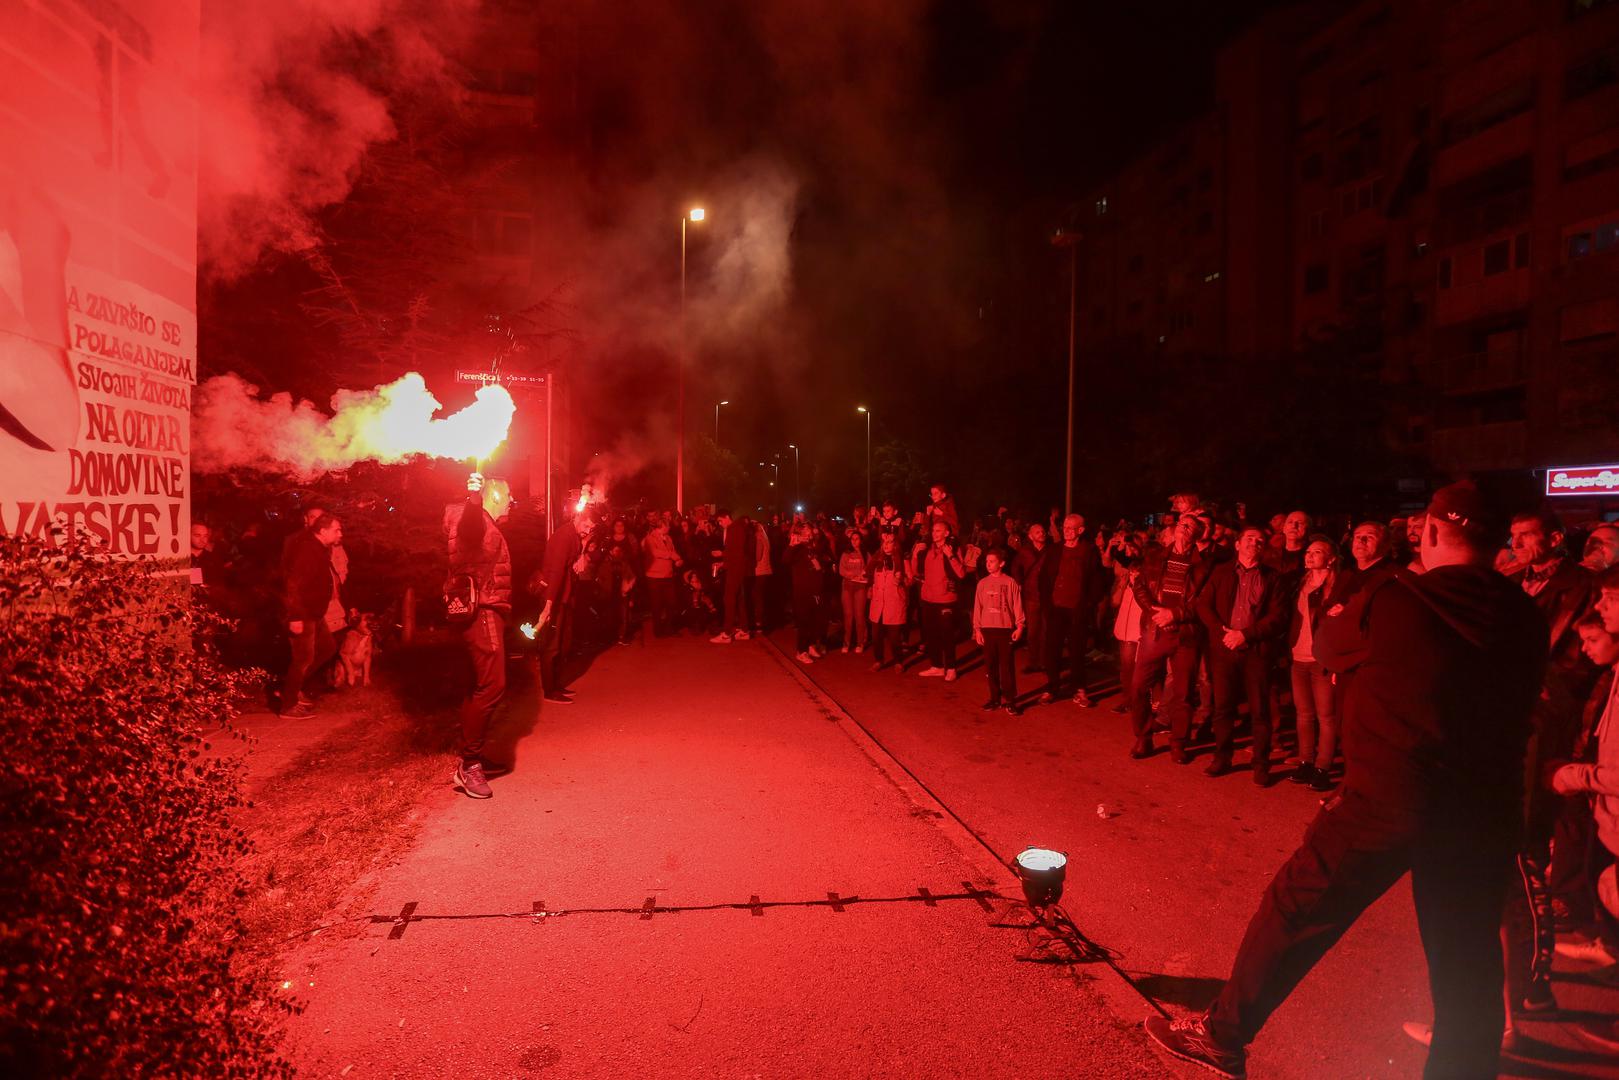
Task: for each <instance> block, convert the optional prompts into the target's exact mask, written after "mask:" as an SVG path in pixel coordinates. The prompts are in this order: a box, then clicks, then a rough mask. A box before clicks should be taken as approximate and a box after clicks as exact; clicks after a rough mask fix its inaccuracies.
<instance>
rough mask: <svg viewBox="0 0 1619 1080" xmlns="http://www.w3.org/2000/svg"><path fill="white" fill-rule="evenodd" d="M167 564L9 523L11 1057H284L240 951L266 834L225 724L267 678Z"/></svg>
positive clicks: (245, 1068)
mask: <svg viewBox="0 0 1619 1080" xmlns="http://www.w3.org/2000/svg"><path fill="white" fill-rule="evenodd" d="M219 629H220V624H219V621H218V619H217V618H216V617H214V616H212V615H210V614H209V613H208V612H207V611H205V610H204V609H203V608H202V607H201V606H200V604H198V603H195V602H193V601H192V600H191V599H190V597H189V596H188V595H187V594H186V592H185V589H184V586H183V585H181V584H177V583H176V579H175V578H173V577H172V576H163V575H162V574H161V573H160V572H159V571H157V570H155V569H154V568H153V567H152V566H151V565H150V564H146V563H138V562H124V561H114V560H110V559H107V558H104V557H102V556H100V555H99V554H98V553H97V552H96V551H95V550H94V549H93V548H91V547H90V546H88V545H87V544H74V543H64V544H62V545H61V546H52V545H49V544H46V543H44V542H42V541H38V540H24V539H18V538H14V537H0V730H3V732H4V738H5V742H6V749H7V753H6V766H5V770H4V780H3V791H0V818H3V822H4V824H3V827H0V867H3V869H0V904H3V909H4V911H5V916H4V919H3V920H0V1072H4V1073H5V1074H6V1075H8V1076H71V1077H112V1076H118V1077H134V1076H223V1077H232V1076H242V1077H246V1076H263V1075H286V1074H288V1073H289V1072H290V1070H289V1069H288V1068H287V1066H286V1065H285V1064H284V1063H283V1062H281V1061H280V1060H278V1059H277V1057H276V1055H275V1053H274V1046H275V1039H276V1033H277V1029H278V1027H279V1023H280V1021H281V1020H282V1019H283V1018H284V1014H285V1012H286V1010H287V1008H288V1006H286V1005H285V1004H284V1003H283V1002H282V1000H281V999H280V998H279V997H278V996H277V995H275V994H274V992H273V991H272V990H270V988H269V987H268V985H267V984H266V982H265V981H264V979H263V978H262V975H261V973H257V972H252V971H243V970H238V964H237V962H236V956H237V950H238V943H239V939H240V936H241V923H240V921H239V919H238V917H237V915H236V911H237V908H238V907H239V903H240V900H241V898H242V897H243V895H244V894H245V882H244V881H243V879H242V877H241V875H240V872H239V871H238V869H237V865H238V860H239V859H240V857H241V856H242V855H244V854H245V853H246V852H247V851H248V849H249V842H248V840H247V839H246V837H245V836H244V834H243V833H242V832H241V830H240V829H239V828H237V827H236V826H235V825H234V824H233V823H232V816H233V814H234V813H235V812H236V811H237V809H238V808H239V807H241V806H242V805H243V795H242V771H241V766H240V764H239V763H238V760H237V759H236V758H233V757H220V756H218V755H215V754H212V753H210V752H209V749H210V748H209V745H208V743H207V742H206V741H205V739H207V738H216V739H217V738H220V737H229V734H230V732H231V721H232V718H233V717H234V715H235V705H234V702H235V701H236V700H237V699H238V696H239V695H240V694H241V692H242V691H243V690H245V688H246V685H245V684H246V683H247V681H249V680H250V679H251V678H252V676H251V674H248V673H242V672H236V671H232V670H230V669H227V668H225V667H224V666H223V665H221V664H220V663H219V661H218V660H217V658H216V655H215V653H214V651H213V648H212V646H211V644H210V640H211V638H212V636H213V635H214V634H215V633H216V632H217V631H218V630H219Z"/></svg>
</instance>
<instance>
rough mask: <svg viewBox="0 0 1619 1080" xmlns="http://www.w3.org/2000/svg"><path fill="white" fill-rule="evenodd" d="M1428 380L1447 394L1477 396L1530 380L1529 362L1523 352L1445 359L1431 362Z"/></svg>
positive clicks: (1467, 354) (1500, 351)
mask: <svg viewBox="0 0 1619 1080" xmlns="http://www.w3.org/2000/svg"><path fill="white" fill-rule="evenodd" d="M1430 370H1431V377H1432V378H1433V381H1434V382H1435V383H1436V384H1437V386H1438V388H1439V389H1440V390H1442V391H1443V392H1445V393H1447V394H1478V393H1483V392H1485V391H1488V390H1504V389H1507V388H1508V387H1512V386H1520V385H1522V384H1523V383H1525V382H1527V381H1528V379H1529V362H1528V359H1527V358H1526V357H1525V355H1524V352H1523V350H1522V349H1499V350H1496V351H1495V352H1476V353H1466V354H1464V355H1462V356H1447V357H1443V358H1441V359H1439V360H1437V361H1435V362H1434V364H1433V366H1432V368H1431V369H1430Z"/></svg>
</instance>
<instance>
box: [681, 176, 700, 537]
mask: <svg viewBox="0 0 1619 1080" xmlns="http://www.w3.org/2000/svg"><path fill="white" fill-rule="evenodd" d="M705 216H706V215H705V214H704V212H703V208H702V207H701V206H694V207H692V209H691V211H690V212H688V213H686V214H682V215H681V217H680V356H679V358H678V359H677V360H676V362H675V387H676V389H675V431H676V435H675V513H677V514H684V513H685V512H686V222H687V221H702V220H703V218H704V217H705Z"/></svg>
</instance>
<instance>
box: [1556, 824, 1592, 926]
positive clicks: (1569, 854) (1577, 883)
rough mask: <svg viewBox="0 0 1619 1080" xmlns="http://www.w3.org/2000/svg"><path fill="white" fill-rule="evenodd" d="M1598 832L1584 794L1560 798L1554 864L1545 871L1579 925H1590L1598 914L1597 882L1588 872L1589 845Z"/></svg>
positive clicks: (1559, 897)
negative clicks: (1594, 908) (1593, 904)
mask: <svg viewBox="0 0 1619 1080" xmlns="http://www.w3.org/2000/svg"><path fill="white" fill-rule="evenodd" d="M1595 832H1596V825H1595V823H1594V822H1593V821H1592V819H1591V804H1590V803H1589V802H1587V801H1586V800H1585V799H1581V798H1564V799H1562V800H1561V806H1560V807H1559V808H1558V814H1557V823H1556V825H1555V826H1554V827H1553V831H1552V865H1551V869H1550V870H1548V871H1547V873H1546V887H1547V888H1549V889H1550V890H1551V892H1552V895H1553V896H1555V897H1557V898H1558V899H1559V900H1561V901H1563V903H1565V904H1567V905H1568V910H1569V914H1570V916H1572V918H1573V920H1574V924H1575V925H1576V926H1589V925H1591V923H1592V922H1593V921H1594V920H1595V918H1596V913H1595V911H1594V910H1593V909H1592V898H1593V897H1594V896H1596V891H1595V890H1596V882H1595V881H1594V880H1592V879H1591V878H1590V877H1589V876H1588V875H1587V874H1586V849H1587V847H1589V846H1590V844H1591V842H1592V840H1593V839H1594V837H1593V835H1592V834H1593V833H1595Z"/></svg>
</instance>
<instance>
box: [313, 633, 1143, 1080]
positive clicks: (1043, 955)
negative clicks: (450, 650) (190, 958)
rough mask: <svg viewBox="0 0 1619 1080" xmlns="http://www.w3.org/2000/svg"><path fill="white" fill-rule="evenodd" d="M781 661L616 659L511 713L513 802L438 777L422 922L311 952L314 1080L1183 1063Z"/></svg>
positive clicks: (404, 880)
mask: <svg viewBox="0 0 1619 1080" xmlns="http://www.w3.org/2000/svg"><path fill="white" fill-rule="evenodd" d="M786 663H787V662H784V661H782V660H781V658H780V657H779V656H778V655H777V654H776V653H774V652H773V651H772V650H771V649H770V647H769V646H768V645H767V644H765V643H760V642H752V643H746V644H744V643H738V644H735V645H732V646H729V647H719V646H711V645H708V644H706V643H703V642H698V641H695V640H692V639H677V640H668V641H659V642H656V643H654V644H652V645H650V646H639V645H637V646H628V647H622V648H618V649H615V650H613V651H611V652H609V653H607V654H605V655H603V656H602V657H600V658H599V659H598V660H597V661H596V663H595V664H594V665H593V667H592V668H591V670H590V671H588V672H587V673H586V674H585V675H584V676H583V677H582V678H580V679H579V680H577V681H576V682H575V684H574V686H575V689H576V690H577V692H578V699H577V702H576V703H575V704H572V705H568V706H561V707H558V706H552V705H547V706H545V708H544V710H543V711H539V710H537V709H536V706H535V701H534V699H533V697H532V695H524V696H522V697H520V698H519V699H518V700H515V701H514V702H513V714H512V716H511V717H510V718H509V719H508V720H507V721H506V724H505V727H504V728H503V732H504V741H505V742H506V743H507V744H511V743H512V742H513V741H514V740H515V746H512V747H511V749H512V750H513V757H514V760H513V765H514V768H513V771H512V772H511V773H510V774H509V775H506V776H503V777H500V778H498V779H495V780H494V781H493V783H494V787H495V792H496V795H495V797H494V798H493V799H491V800H487V801H474V800H470V799H467V798H465V797H463V796H461V795H459V794H456V793H454V792H453V791H452V790H451V788H450V786H449V784H448V770H447V769H446V776H445V783H444V785H443V787H442V788H441V789H438V790H434V791H428V792H425V793H424V795H423V799H422V804H423V806H424V807H426V808H427V809H428V813H429V815H430V820H429V822H428V824H427V825H426V826H425V828H424V831H423V835H422V838H421V841H420V842H419V843H418V845H417V846H416V848H415V849H414V850H413V852H412V853H411V854H410V855H409V856H407V857H406V858H405V859H404V860H403V861H401V862H400V863H398V864H397V865H395V866H393V867H392V868H390V869H388V870H387V871H385V872H384V873H383V874H382V876H381V879H380V880H379V881H378V882H377V883H376V885H375V892H374V895H375V897H376V901H375V910H376V912H377V913H378V915H379V916H387V915H397V914H399V913H404V912H408V913H409V916H413V917H405V918H400V919H394V920H391V921H378V922H375V923H365V924H363V925H362V926H361V927H360V929H359V930H358V932H351V933H348V934H346V935H345V934H342V933H339V934H336V935H330V934H323V935H321V936H320V937H316V938H314V939H313V940H312V941H311V942H310V943H309V944H308V945H306V946H303V947H301V948H300V950H299V951H298V953H297V954H296V956H295V957H294V959H293V961H292V963H291V965H290V966H289V971H290V972H292V973H293V976H292V978H291V980H289V981H292V982H294V983H295V985H294V987H292V988H291V989H290V991H289V992H290V993H294V994H296V995H297V996H298V997H299V998H301V999H302V1000H303V1001H304V1002H305V1003H306V1005H307V1008H306V1011H305V1012H304V1014H303V1015H302V1016H301V1017H300V1018H298V1019H297V1020H296V1021H294V1024H293V1027H292V1031H291V1034H290V1038H289V1050H290V1053H291V1055H292V1057H293V1059H294V1060H295V1062H296V1063H297V1064H298V1065H299V1067H300V1069H301V1071H302V1072H303V1073H304V1074H305V1075H310V1076H340V1075H346V1076H350V1077H356V1076H405V1077H433V1076H456V1077H460V1076H544V1077H603V1076H647V1077H688V1076H690V1077H698V1076H701V1077H755V1076H757V1077H800V1076H803V1077H808V1076H814V1077H870V1076H891V1077H948V1076H962V1077H1001V1076H1005V1077H1019V1078H1023V1077H1029V1076H1086V1077H1093V1076H1094V1077H1111V1076H1121V1077H1122V1076H1141V1077H1149V1076H1163V1075H1166V1073H1171V1072H1173V1070H1171V1069H1170V1068H1169V1067H1168V1066H1166V1065H1165V1063H1164V1062H1163V1060H1162V1059H1160V1058H1158V1057H1157V1056H1156V1055H1155V1054H1154V1053H1153V1052H1152V1051H1151V1050H1150V1049H1148V1047H1147V1045H1146V1043H1145V1040H1144V1038H1143V1036H1142V1035H1141V1033H1140V1031H1139V1027H1138V1026H1137V1023H1138V1020H1139V1017H1137V1016H1133V1015H1128V1014H1129V1012H1130V1009H1129V1008H1128V1007H1126V1006H1121V1005H1119V1004H1117V1002H1116V995H1117V994H1119V993H1120V992H1121V991H1122V992H1123V993H1125V994H1128V993H1129V992H1128V990H1124V989H1123V987H1122V983H1120V982H1119V980H1118V979H1117V978H1116V977H1115V976H1113V975H1111V973H1109V972H1108V971H1106V969H1105V968H1104V967H1103V966H1102V965H1099V964H1096V963H1089V964H1073V963H1068V962H1065V960H1066V959H1068V956H1067V954H1066V953H1065V952H1064V950H1063V948H1062V947H1061V944H1060V943H1053V942H1052V941H1051V940H1050V939H1049V935H1046V934H1045V933H1044V932H1042V931H1039V930H1037V929H1033V928H1031V926H1030V923H1029V919H1028V915H1027V912H1026V910H1025V909H1023V908H1022V906H1021V902H1013V901H1009V900H1003V899H996V898H994V897H992V896H985V895H984V894H985V893H986V892H989V891H992V890H993V889H994V888H995V887H996V886H1002V887H1004V884H1005V876H1004V874H1001V873H997V872H996V871H995V870H994V868H993V866H990V867H989V868H988V869H987V870H986V867H985V863H986V857H985V853H984V852H983V851H982V850H981V849H979V850H972V848H973V846H974V845H973V842H972V841H971V840H970V838H965V839H964V836H963V833H962V832H961V830H960V829H959V827H958V826H955V825H954V823H949V822H946V823H944V824H945V827H941V824H940V819H939V818H938V816H937V811H936V810H935V809H933V807H932V804H931V803H930V802H929V801H928V800H927V799H926V798H925V796H921V795H918V793H917V790H916V788H915V785H914V781H912V780H910V779H909V778H908V777H906V776H904V775H903V773H902V772H900V771H898V770H895V769H894V768H893V767H892V765H891V764H889V763H887V762H886V760H885V759H884V756H883V755H882V753H881V751H880V750H877V749H875V748H874V747H871V746H867V745H862V743H861V741H860V740H859V738H851V736H850V734H848V733H847V731H846V728H847V725H846V724H845V723H844V722H843V721H842V720H841V718H840V717H839V716H838V715H837V713H836V710H835V709H831V708H829V707H828V706H827V703H826V701H825V699H824V698H822V697H820V696H818V695H817V694H816V693H814V692H812V691H811V690H809V689H806V686H805V684H803V683H801V682H800V681H799V680H798V679H796V678H795V677H794V676H793V674H792V673H791V672H790V671H789V670H787V667H786ZM831 666H832V665H828V668H830V667H831ZM497 741H500V740H497ZM1057 839H1058V837H1051V838H1050V840H1051V842H1055V841H1056V840H1057ZM1077 884H1078V885H1079V887H1080V888H1081V889H1085V888H1087V887H1088V884H1089V883H1088V882H1080V883H1077ZM856 898H858V899H856ZM541 905H543V906H541ZM772 905H779V906H772ZM986 907H987V908H988V910H986ZM536 912H544V914H540V915H536ZM1141 1011H1142V1012H1144V1011H1145V1007H1144V1006H1143V1007H1142V1009H1141Z"/></svg>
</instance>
